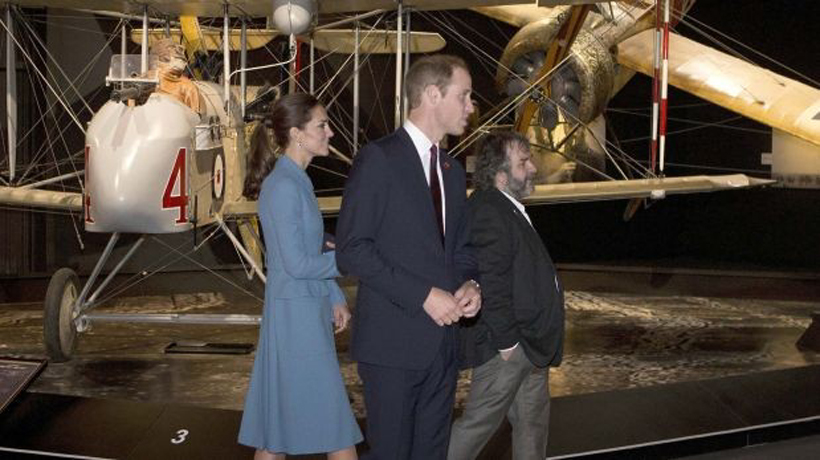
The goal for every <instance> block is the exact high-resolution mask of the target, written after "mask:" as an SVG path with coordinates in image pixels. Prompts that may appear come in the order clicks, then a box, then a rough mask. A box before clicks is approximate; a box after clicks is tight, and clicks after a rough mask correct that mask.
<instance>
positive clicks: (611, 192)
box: [524, 174, 776, 205]
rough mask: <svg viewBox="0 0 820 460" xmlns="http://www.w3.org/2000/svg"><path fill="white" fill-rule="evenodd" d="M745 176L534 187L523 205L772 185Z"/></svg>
mask: <svg viewBox="0 0 820 460" xmlns="http://www.w3.org/2000/svg"><path fill="white" fill-rule="evenodd" d="M775 182H776V181H773V180H768V179H757V178H754V177H748V176H746V175H745V174H729V175H724V176H681V177H665V178H657V179H632V180H613V181H602V182H574V183H567V184H552V185H536V186H535V191H534V192H533V193H532V195H530V196H528V197H527V198H525V199H524V204H528V205H532V204H557V203H577V202H582V201H604V200H620V199H628V198H663V197H664V196H666V195H676V194H681V193H702V192H716V191H718V190H731V189H739V188H746V187H756V186H761V185H768V184H773V183H775Z"/></svg>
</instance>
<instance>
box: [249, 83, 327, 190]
mask: <svg viewBox="0 0 820 460" xmlns="http://www.w3.org/2000/svg"><path fill="white" fill-rule="evenodd" d="M321 105H322V103H321V102H319V100H318V99H316V97H315V96H313V95H312V94H307V93H293V94H288V95H285V96H282V97H280V98H279V99H277V100H276V102H274V104H273V107H272V108H271V112H270V114H269V115H268V116H267V117H266V118H267V120H265V122H260V123H259V124H258V125H257V126H256V128H254V131H253V133H252V134H251V146H250V151H249V152H248V168H247V171H246V172H245V184H244V187H243V190H242V194H243V195H244V196H245V197H247V198H249V199H252V200H253V199H256V198H257V197H258V196H259V191H260V190H261V188H262V181H264V180H265V177H267V175H268V174H269V173H270V172H271V170H273V166H274V165H275V164H276V156H275V155H274V148H273V146H272V145H271V141H270V135H269V134H268V130H267V128H266V125H268V124H269V125H270V127H271V128H272V130H273V138H274V141H275V143H276V146H277V147H279V148H280V149H283V150H284V149H285V148H286V147H287V145H288V142H289V141H290V128H299V129H304V127H305V125H306V124H307V123H308V122H309V121H310V112H311V111H312V110H313V109H314V108H316V107H319V106H321Z"/></svg>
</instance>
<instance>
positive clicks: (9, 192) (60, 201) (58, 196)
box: [0, 187, 83, 211]
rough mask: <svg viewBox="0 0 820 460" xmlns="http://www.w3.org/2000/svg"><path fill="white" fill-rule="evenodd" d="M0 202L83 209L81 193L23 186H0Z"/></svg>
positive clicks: (51, 207)
mask: <svg viewBox="0 0 820 460" xmlns="http://www.w3.org/2000/svg"><path fill="white" fill-rule="evenodd" d="M0 204H4V205H10V206H16V207H32V208H47V209H62V210H65V211H82V210H83V195H82V194H81V193H71V192H56V191H51V190H38V189H32V188H21V187H0Z"/></svg>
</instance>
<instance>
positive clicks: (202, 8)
mask: <svg viewBox="0 0 820 460" xmlns="http://www.w3.org/2000/svg"><path fill="white" fill-rule="evenodd" d="M14 3H15V4H17V5H19V6H21V7H26V8H28V7H52V8H68V9H84V10H97V11H117V12H123V13H141V12H142V7H143V5H145V6H147V7H148V9H149V11H151V12H152V14H154V13H161V14H165V15H169V16H180V15H191V16H206V17H219V16H222V15H223V14H224V6H225V4H226V3H228V4H229V6H230V8H229V14H230V15H231V16H239V15H243V16H251V17H264V16H270V15H271V14H272V12H273V11H272V10H273V7H272V3H271V2H260V1H259V0H230V1H229V2H228V1H225V0H141V1H140V2H135V1H129V0H119V1H110V0H18V1H15V2H14ZM317 3H318V5H319V13H352V12H359V11H372V10H377V9H386V10H392V9H395V8H396V1H395V0H317ZM584 3H606V0H404V3H403V4H404V6H405V7H409V8H414V9H417V10H451V9H464V8H472V7H478V6H496V5H510V4H513V5H527V4H530V5H531V4H536V5H538V6H555V5H578V4H584Z"/></svg>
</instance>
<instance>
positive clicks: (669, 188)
mask: <svg viewBox="0 0 820 460" xmlns="http://www.w3.org/2000/svg"><path fill="white" fill-rule="evenodd" d="M775 182H776V181H773V180H768V179H757V178H754V177H748V176H746V175H744V174H730V175H725V176H683V177H666V178H660V179H634V180H614V181H604V182H576V183H569V184H553V185H536V186H535V191H534V192H533V193H532V195H530V196H529V197H527V198H525V199H524V204H526V205H535V204H557V203H575V202H583V201H604V200H620V199H629V198H663V197H664V196H666V195H676V194H681V193H702V192H715V191H719V190H732V189H740V188H747V187H757V186H762V185H769V184H773V183H775ZM468 193H472V190H468ZM318 200H319V210H320V211H321V212H322V214H324V215H336V214H338V213H339V209H340V208H341V205H342V197H341V196H333V197H320V198H318ZM222 213H223V215H224V216H225V217H240V216H252V215H255V214H256V202H255V201H240V202H235V203H225V205H224V206H223V207H222Z"/></svg>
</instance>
